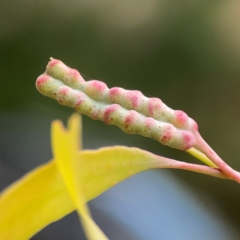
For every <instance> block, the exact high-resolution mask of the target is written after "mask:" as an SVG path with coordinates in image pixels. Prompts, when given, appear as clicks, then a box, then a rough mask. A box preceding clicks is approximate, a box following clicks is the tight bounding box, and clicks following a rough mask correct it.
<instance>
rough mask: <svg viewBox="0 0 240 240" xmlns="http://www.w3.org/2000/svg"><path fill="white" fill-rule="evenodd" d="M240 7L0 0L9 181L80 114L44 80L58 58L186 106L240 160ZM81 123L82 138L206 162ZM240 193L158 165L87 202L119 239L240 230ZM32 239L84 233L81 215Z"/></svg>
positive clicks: (89, 144) (2, 122)
mask: <svg viewBox="0 0 240 240" xmlns="http://www.w3.org/2000/svg"><path fill="white" fill-rule="evenodd" d="M239 16H240V2H239V1H238V0H228V1H225V0H218V1H207V0H202V1H197V0H192V1H186V0H177V1H176V0H148V1H144V0H121V1H113V0H99V1H93V0H69V1H62V0H49V1H44V0H35V1H29V0H9V1H3V0H0V83H1V85H0V190H2V189H4V187H6V186H7V185H9V184H10V183H12V182H13V181H15V180H17V179H18V178H19V177H21V176H22V175H23V174H24V173H26V172H27V171H29V170H31V169H33V168H34V167H36V166H38V165H40V164H42V163H45V162H47V161H48V160H49V159H51V148H50V131H49V130H50V123H51V121H52V120H53V119H62V120H64V121H66V119H67V118H68V117H69V116H70V114H71V113H72V112H73V110H72V109H69V108H67V107H64V106H60V105H58V104H57V103H56V102H55V101H53V100H52V99H48V98H45V97H43V96H42V95H41V94H39V93H38V92H37V90H36V89H35V80H36V78H37V77H38V75H40V74H41V73H43V72H44V70H45V66H46V64H47V62H48V60H49V57H54V58H57V59H61V60H62V61H63V62H65V63H66V64H67V65H69V66H71V67H74V68H76V69H78V70H79V71H80V72H81V73H82V74H83V76H84V77H85V79H87V80H88V79H99V80H103V81H105V82H106V84H107V85H108V86H109V87H114V86H121V87H123V88H125V89H138V90H141V91H142V92H143V93H144V94H145V95H146V96H148V97H152V96H156V97H159V98H161V99H162V100H163V101H164V102H165V103H166V104H167V105H168V106H170V107H171V108H173V109H181V110H184V111H185V112H187V113H188V115H189V116H191V117H192V118H194V119H195V120H196V121H197V122H198V124H199V129H200V132H201V134H202V136H203V137H204V138H205V140H206V141H207V142H208V143H209V144H210V145H211V146H212V147H213V149H215V151H216V152H217V153H218V154H219V155H220V156H221V157H222V158H223V159H224V160H225V161H226V162H228V163H229V164H230V165H231V166H232V167H233V168H235V169H237V170H240V158H239V156H240V148H239V146H240V141H239V140H240V124H239V122H240V121H239V120H240V111H239V105H240V94H239V89H240V67H239V66H240V20H239ZM83 126H84V129H83V131H84V132H83V143H84V148H88V149H95V148H98V147H101V146H109V145H126V146H136V147H140V148H142V149H146V150H148V151H151V152H154V153H156V154H159V155H163V156H167V157H172V158H176V159H181V160H184V161H189V162H197V160H195V159H193V158H192V157H191V156H189V155H187V154H186V153H184V152H180V151H178V150H174V149H170V148H167V147H164V146H162V145H160V144H159V143H157V142H155V141H153V140H151V139H146V138H143V137H141V136H134V135H126V134H125V133H123V132H122V131H121V130H120V129H118V128H116V127H114V126H106V125H105V124H103V123H102V122H98V121H93V120H91V119H89V118H87V117H83ZM26 197H27V196H26ZM239 202H240V187H239V185H238V184H237V183H234V182H231V181H223V180H219V179H215V178H211V177H208V176H203V175H199V174H194V173H189V172H183V171H180V170H171V171H168V170H157V171H150V172H147V173H142V174H139V175H138V176H136V177H132V178H130V179H128V180H126V181H125V182H123V183H120V184H119V185H117V186H116V187H114V188H112V189H111V190H109V191H108V192H106V193H104V194H103V195H101V196H100V197H99V198H97V199H95V200H93V201H92V202H90V203H89V205H90V208H91V211H92V213H93V217H94V219H95V220H96V221H97V223H98V224H99V225H100V226H101V228H102V229H103V230H104V232H105V233H106V234H107V235H108V236H109V237H110V239H127V240H128V239H143V240H144V239H147V240H148V239H149V240H154V239H170V240H171V239H173V240H175V239H240V228H239V226H240V208H239ZM0 214H1V213H0ZM26 227H27V226H26ZM32 239H33V240H37V239H38V240H40V239H51V240H52V239H53V240H54V239H85V237H84V235H83V232H82V229H81V226H80V224H79V220H78V217H77V214H76V213H72V214H70V215H69V216H67V217H66V218H64V219H62V220H61V221H59V222H56V223H53V224H51V225H49V226H48V227H47V228H45V229H43V230H42V231H41V232H39V233H38V234H37V235H36V236H34V237H33V238H32Z"/></svg>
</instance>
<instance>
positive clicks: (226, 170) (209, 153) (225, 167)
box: [195, 133, 240, 183]
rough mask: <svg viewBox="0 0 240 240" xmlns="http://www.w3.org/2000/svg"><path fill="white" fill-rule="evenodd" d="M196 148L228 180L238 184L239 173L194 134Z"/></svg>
mask: <svg viewBox="0 0 240 240" xmlns="http://www.w3.org/2000/svg"><path fill="white" fill-rule="evenodd" d="M195 137H196V142H197V143H196V146H195V147H196V148H197V149H198V150H200V151H201V152H202V153H204V154H205V155H206V156H207V157H208V158H209V159H210V160H211V161H212V162H213V163H215V165H216V166H218V168H219V169H220V170H221V171H222V172H223V173H224V174H225V175H226V176H227V177H228V178H230V179H233V180H235V181H237V182H238V183H240V173H239V172H237V171H235V170H234V169H232V168H231V167H230V166H229V165H227V164H226V163H225V162H224V161H223V160H222V159H221V158H220V157H219V156H218V155H217V154H216V152H214V150H213V149H212V148H211V147H210V146H209V145H208V144H207V143H206V142H205V141H204V140H203V138H202V137H201V135H200V134H199V133H197V134H195Z"/></svg>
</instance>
